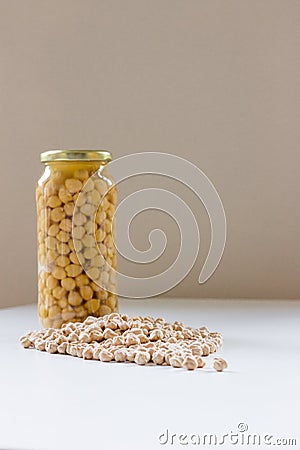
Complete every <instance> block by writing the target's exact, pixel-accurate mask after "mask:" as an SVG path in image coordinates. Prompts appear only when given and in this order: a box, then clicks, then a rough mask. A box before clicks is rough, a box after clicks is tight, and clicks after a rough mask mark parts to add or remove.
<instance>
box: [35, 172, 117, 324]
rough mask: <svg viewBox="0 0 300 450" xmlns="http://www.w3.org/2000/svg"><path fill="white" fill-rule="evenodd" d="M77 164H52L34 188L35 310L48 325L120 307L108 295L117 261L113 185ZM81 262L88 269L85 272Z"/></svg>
mask: <svg viewBox="0 0 300 450" xmlns="http://www.w3.org/2000/svg"><path fill="white" fill-rule="evenodd" d="M76 167H78V166H76V164H73V166H71V167H70V169H67V168H63V170H56V169H55V168H52V169H51V173H50V176H49V177H48V179H47V180H46V182H43V183H41V184H40V185H38V186H37V189H36V199H37V214H38V262H39V284H38V290H39V302H38V314H39V318H40V322H41V325H42V326H44V327H46V328H48V327H53V328H60V327H61V325H62V324H63V323H66V322H69V321H82V320H84V319H85V318H86V317H87V316H88V315H90V314H92V315H95V316H102V315H105V314H110V313H111V312H114V311H117V310H118V304H117V296H116V295H115V294H112V293H109V292H116V277H115V274H114V273H113V271H112V270H111V269H110V267H112V268H113V269H116V265H117V257H116V249H115V245H114V240H113V231H114V230H113V226H112V225H113V220H112V218H113V215H114V212H115V205H116V188H115V186H114V185H113V182H112V181H111V180H110V179H109V178H106V177H105V176H102V177H101V178H100V177H99V178H98V179H95V177H94V178H89V177H90V176H91V175H92V174H93V173H94V171H95V167H93V166H91V169H90V170H85V169H78V168H77V169H76ZM108 188H111V189H110V190H109V192H108V193H107V195H105V193H106V191H107V189H108ZM82 189H83V192H82ZM101 200H102V203H101V207H100V208H99V209H98V210H97V207H98V205H99V203H100V201H101ZM75 203H76V211H79V212H77V214H74V207H75ZM77 207H78V210H77ZM96 210H97V212H96ZM95 213H96V215H95ZM94 216H95V223H93V221H92V218H93V217H94ZM72 227H73V235H72ZM73 238H74V239H73ZM95 244H96V245H97V246H98V248H97V246H96V245H95ZM75 250H76V251H75ZM82 265H84V267H87V268H88V270H87V271H86V272H84V271H83V268H82ZM93 280H95V281H96V283H95V282H94V281H93ZM97 281H98V282H99V284H100V285H101V286H102V287H103V289H102V288H100V287H99V285H98V284H97Z"/></svg>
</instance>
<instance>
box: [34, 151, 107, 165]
mask: <svg viewBox="0 0 300 450" xmlns="http://www.w3.org/2000/svg"><path fill="white" fill-rule="evenodd" d="M40 159H41V162H42V163H46V162H54V161H104V162H109V161H111V160H112V154H111V153H110V152H108V151H106V150H71V149H70V150H48V151H45V152H42V153H41V155H40Z"/></svg>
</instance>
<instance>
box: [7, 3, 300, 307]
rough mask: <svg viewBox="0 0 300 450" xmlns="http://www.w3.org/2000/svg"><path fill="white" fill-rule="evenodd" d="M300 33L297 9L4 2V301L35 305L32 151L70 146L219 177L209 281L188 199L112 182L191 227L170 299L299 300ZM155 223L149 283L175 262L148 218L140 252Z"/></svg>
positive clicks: (37, 169) (138, 239) (172, 246)
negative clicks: (182, 161)
mask: <svg viewBox="0 0 300 450" xmlns="http://www.w3.org/2000/svg"><path fill="white" fill-rule="evenodd" d="M299 30H300V2H299V1H297V0H295V1H293V0H289V1H288V2H287V1H284V0H281V1H278V0H251V1H250V0H248V1H245V0H226V1H221V0H219V1H214V0H210V1H204V0H203V1H202V0H189V1H183V0H180V1H178V0H152V1H145V0H136V1H135V0H125V1H124V0H120V1H115V0H98V1H92V0H84V1H83V0H82V1H78V0H51V1H50V0H48V1H40V0H13V1H11V0H0V105H1V107H0V108H1V110H0V151H1V163H0V167H1V169H0V170H1V177H0V182H1V193H2V198H1V233H0V236H1V271H0V276H1V299H0V306H5V305H13V304H22V303H29V302H33V301H35V299H36V259H35V252H36V247H35V205H34V183H35V181H36V180H37V178H38V177H39V176H40V174H41V169H42V168H41V166H40V164H39V159H38V157H39V152H40V151H41V150H44V149H50V148H68V147H70V148H76V147H77V148H89V147H94V148H99V147H100V148H101V147H102V148H107V149H111V150H112V151H113V153H114V156H115V157H118V156H121V155H125V154H127V153H132V152H140V151H149V150H151V151H163V152H169V153H173V154H176V155H180V156H183V157H185V158H187V159H189V160H190V161H192V162H193V163H195V164H197V165H198V166H199V167H200V168H201V169H202V170H203V171H204V172H205V173H206V174H207V175H208V176H209V177H210V179H211V180H212V181H213V183H214V184H215V186H216V188H217V189H218V191H219V193H220V195H221V197H222V200H223V203H224V206H225V210H226V214H227V220H228V239H227V246H226V250H225V253H224V256H223V259H222V261H221V264H220V266H219V268H218V270H217V272H216V273H215V274H214V276H213V277H212V278H211V279H210V280H209V281H208V282H207V283H206V284H205V285H203V286H199V285H198V284H197V278H198V274H199V271H200V269H201V267H202V264H203V260H204V258H205V255H206V253H207V249H208V245H209V227H208V220H207V217H206V215H205V214H204V211H203V207H202V206H201V205H199V204H198V202H197V200H196V199H195V197H194V196H193V195H192V194H191V193H190V192H187V190H185V189H184V188H182V187H179V186H177V185H176V184H174V183H170V184H168V182H166V181H165V180H161V179H159V180H156V179H155V177H152V178H151V177H146V178H145V179H142V180H138V179H137V180H136V181H135V183H136V184H132V182H131V183H129V184H128V185H126V186H125V185H124V186H120V192H121V196H124V195H126V193H128V192H132V191H133V190H134V188H135V187H136V186H138V187H142V186H144V185H149V186H150V185H155V184H158V185H160V186H164V187H169V188H170V189H172V190H173V191H174V192H176V193H177V194H178V195H182V197H183V198H184V199H185V200H186V202H187V203H188V204H189V205H190V206H191V207H192V208H193V210H194V211H195V214H196V217H197V219H199V222H200V228H201V233H203V240H202V242H203V246H202V248H201V253H200V256H199V258H198V260H197V262H196V265H195V267H194V269H193V270H192V272H191V273H190V275H189V276H188V278H187V279H186V280H185V281H184V282H182V283H181V284H180V285H179V286H178V287H177V288H175V289H174V290H172V291H171V292H170V293H169V295H172V296H194V297H243V298H247V297H255V298H297V297H300V287H299V279H300V277H299V275H300V272H299V267H300V264H299V262H300V261H299V249H300V245H299V243H300V238H299V225H300V211H299V194H300V192H299V169H300V158H299V137H300V126H299V114H300V87H299V86H300V83H299V79H300V70H299V69H300V64H299V49H300V31H299ZM160 223H162V224H163V225H164V226H166V232H167V234H168V233H169V234H168V238H169V247H168V251H167V253H166V255H165V256H164V258H163V259H162V261H161V262H159V264H158V266H155V268H154V267H151V268H150V271H152V272H153V273H157V272H158V271H159V270H161V268H162V267H163V266H164V264H167V263H168V262H169V261H170V260H171V259H172V257H173V256H174V254H176V245H178V235H177V230H176V227H175V226H174V224H173V223H172V222H171V221H170V220H169V219H167V218H165V217H164V218H162V214H157V215H154V214H152V215H151V214H150V213H146V216H145V217H144V219H142V218H141V217H138V218H137V220H136V223H135V226H134V229H133V240H134V242H135V243H136V244H137V245H138V246H140V248H145V240H146V239H147V233H148V231H149V229H151V227H152V225H154V226H155V227H157V226H158V225H159V224H160ZM145 224H146V225H145ZM119 226H120V224H119ZM121 268H122V270H124V271H126V270H127V271H128V273H135V274H142V273H144V272H143V270H144V269H140V268H139V267H132V266H131V265H130V264H128V265H127V264H126V263H124V261H121ZM152 272H151V273H152ZM149 273H150V272H149Z"/></svg>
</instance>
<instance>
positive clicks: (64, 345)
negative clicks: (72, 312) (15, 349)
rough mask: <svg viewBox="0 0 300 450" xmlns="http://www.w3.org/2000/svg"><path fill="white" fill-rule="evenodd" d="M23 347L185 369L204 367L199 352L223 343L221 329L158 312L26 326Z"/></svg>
mask: <svg viewBox="0 0 300 450" xmlns="http://www.w3.org/2000/svg"><path fill="white" fill-rule="evenodd" d="M20 342H21V344H22V345H23V347H25V348H35V349H36V350H41V351H46V352H48V353H61V354H68V355H71V356H76V357H79V358H83V359H95V360H100V361H104V362H109V361H117V362H125V361H130V362H135V363H136V364H139V365H145V364H147V363H154V364H157V365H167V366H172V367H183V368H185V369H187V370H194V369H196V368H203V367H204V366H205V362H204V361H203V357H206V356H209V355H210V354H211V353H215V352H216V351H217V350H218V349H219V348H220V347H221V345H222V342H223V339H222V335H221V334H220V333H218V332H210V331H209V330H208V329H207V328H206V327H201V328H191V327H185V326H184V325H183V324H182V323H181V322H177V321H176V322H174V323H173V324H171V323H168V322H166V321H165V320H164V319H163V318H156V319H155V318H153V317H142V316H137V317H129V316H128V315H126V314H118V313H111V314H109V315H105V316H103V317H99V318H97V317H92V316H90V317H87V318H86V319H85V321H84V322H69V323H66V324H64V325H63V326H62V327H61V329H55V328H48V329H43V330H40V331H29V332H28V333H27V334H25V335H24V336H22V337H21V338H20ZM213 366H214V368H215V369H216V370H217V371H219V372H221V371H223V370H224V369H225V368H226V367H227V363H226V361H225V360H224V359H223V358H215V359H214V362H213Z"/></svg>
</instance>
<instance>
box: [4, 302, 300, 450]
mask: <svg viewBox="0 0 300 450" xmlns="http://www.w3.org/2000/svg"><path fill="white" fill-rule="evenodd" d="M120 310H121V311H122V312H126V313H128V314H133V315H139V314H141V315H147V314H151V315H155V316H163V317H165V318H166V319H167V320H169V321H173V320H181V321H183V322H184V323H185V324H186V325H191V326H202V325H205V326H207V327H208V328H209V329H211V330H217V331H221V332H222V333H223V335H224V346H223V349H222V350H221V351H220V352H218V354H219V355H220V356H221V355H222V356H223V357H225V358H226V359H227V360H228V362H229V367H228V370H227V371H226V372H223V373H217V372H215V371H214V370H213V369H211V363H212V357H209V358H206V363H207V368H205V369H201V370H200V369H199V370H196V371H194V372H187V371H185V370H183V369H172V368H169V367H155V366H149V367H141V366H137V365H136V364H130V363H128V364H121V363H101V362H98V361H83V360H82V359H78V358H73V357H70V356H62V355H50V354H47V353H45V352H38V351H35V350H24V349H23V348H22V347H21V346H20V344H19V342H18V338H19V336H20V335H22V334H24V332H25V331H27V330H29V329H37V328H38V323H37V319H36V307H35V305H28V306H25V307H17V308H9V309H2V310H0V336H1V338H0V356H1V371H0V449H14V450H19V449H20V450H21V449H30V450H44V449H49V450H50V449H51V450H57V449H64V450H68V449H72V450H76V449H81V450H85V449H105V450H110V449H130V450H135V449H139V450H142V449H156V448H201V446H199V445H191V442H195V441H194V440H193V439H196V438H195V437H192V436H191V435H192V434H196V435H198V436H200V437H201V438H202V437H203V435H204V434H215V435H217V438H218V442H221V441H222V435H223V434H226V433H230V432H231V431H232V432H233V433H234V434H236V433H238V439H241V436H242V434H243V433H242V432H241V431H238V428H237V427H238V424H240V423H244V424H246V425H247V426H248V431H247V432H246V433H244V435H246V436H247V435H252V434H253V433H259V434H261V438H263V436H264V435H266V434H268V435H273V436H274V437H273V438H272V440H271V441H267V442H271V443H272V444H271V445H273V448H274V441H273V439H274V440H275V438H276V439H277V438H290V439H291V438H295V439H297V444H296V446H295V445H294V446H285V448H300V420H299V416H300V408H299V404H300V403H299V401H300V396H299V369H300V358H299V355H300V353H299V350H300V302H299V301H286V300H285V301H278V300H277V301H271V300H268V301H258V300H253V301H248V300H207V301H205V300H189V299H185V300H183V299H151V300H143V301H140V300H131V301H129V300H126V301H125V300H122V301H121V302H120ZM166 430H168V433H169V437H168V440H167V443H165V444H164V442H166V439H167V438H166V436H167V434H166ZM162 434H164V435H163V436H162V437H161V443H160V442H159V436H160V435H162ZM170 434H176V436H175V437H173V441H172V440H171V437H170ZM180 434H186V435H187V437H186V438H185V437H182V438H181V439H182V441H179V435H180ZM226 439H227V438H226ZM232 439H233V441H234V442H236V441H235V439H236V438H232ZM268 439H270V438H268ZM172 442H173V444H172ZM180 442H187V445H183V444H182V443H180ZM163 444H164V445H163ZM206 447H209V446H206ZM211 447H212V446H210V448H211ZM218 447H219V448H270V445H266V444H264V443H262V444H261V445H260V446H259V447H256V446H241V445H233V444H230V442H229V441H225V444H224V445H218Z"/></svg>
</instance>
